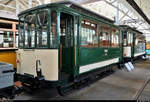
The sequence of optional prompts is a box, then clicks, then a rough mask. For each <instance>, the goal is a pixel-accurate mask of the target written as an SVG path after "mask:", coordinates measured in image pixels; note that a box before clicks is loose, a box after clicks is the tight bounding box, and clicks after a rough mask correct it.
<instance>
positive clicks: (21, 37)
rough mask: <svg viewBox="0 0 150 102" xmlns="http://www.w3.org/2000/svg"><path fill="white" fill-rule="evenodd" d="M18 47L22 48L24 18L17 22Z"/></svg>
mask: <svg viewBox="0 0 150 102" xmlns="http://www.w3.org/2000/svg"><path fill="white" fill-rule="evenodd" d="M19 21H20V22H19V23H20V24H19V47H23V29H24V22H23V21H24V17H22V18H20V20H19Z"/></svg>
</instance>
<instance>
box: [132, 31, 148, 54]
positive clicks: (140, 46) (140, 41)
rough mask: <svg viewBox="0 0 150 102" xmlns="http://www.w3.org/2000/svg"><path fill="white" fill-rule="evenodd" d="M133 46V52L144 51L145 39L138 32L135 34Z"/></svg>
mask: <svg viewBox="0 0 150 102" xmlns="http://www.w3.org/2000/svg"><path fill="white" fill-rule="evenodd" d="M134 47H135V48H134V49H135V53H141V52H144V51H145V39H144V37H143V36H140V34H136V39H135V46H134Z"/></svg>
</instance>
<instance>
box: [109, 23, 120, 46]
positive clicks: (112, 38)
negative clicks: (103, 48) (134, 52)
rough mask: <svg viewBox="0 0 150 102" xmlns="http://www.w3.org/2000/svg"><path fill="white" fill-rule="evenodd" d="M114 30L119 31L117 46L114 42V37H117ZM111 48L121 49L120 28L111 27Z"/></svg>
mask: <svg viewBox="0 0 150 102" xmlns="http://www.w3.org/2000/svg"><path fill="white" fill-rule="evenodd" d="M113 29H116V30H117V36H118V39H117V40H118V41H117V45H113V41H114V37H113V35H115V34H113ZM115 44H116V42H115ZM111 47H112V48H119V47H120V30H119V28H117V27H113V26H112V27H111Z"/></svg>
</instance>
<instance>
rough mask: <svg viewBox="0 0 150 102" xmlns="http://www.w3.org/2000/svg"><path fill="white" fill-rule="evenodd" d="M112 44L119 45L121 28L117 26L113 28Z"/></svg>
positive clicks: (113, 45)
mask: <svg viewBox="0 0 150 102" xmlns="http://www.w3.org/2000/svg"><path fill="white" fill-rule="evenodd" d="M111 45H112V47H119V30H118V29H117V28H112V35H111Z"/></svg>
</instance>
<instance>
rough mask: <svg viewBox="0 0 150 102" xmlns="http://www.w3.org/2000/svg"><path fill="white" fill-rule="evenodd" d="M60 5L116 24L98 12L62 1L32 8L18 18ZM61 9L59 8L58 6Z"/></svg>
mask: <svg viewBox="0 0 150 102" xmlns="http://www.w3.org/2000/svg"><path fill="white" fill-rule="evenodd" d="M58 4H61V5H64V6H67V7H69V8H72V9H75V10H79V11H80V12H83V13H86V14H91V15H94V16H95V17H97V18H99V19H103V20H106V21H107V22H109V23H114V21H113V20H111V19H109V18H107V17H104V16H102V15H100V14H98V13H96V12H93V11H91V10H88V9H86V8H84V7H81V6H80V5H78V4H76V3H73V2H71V1H61V2H55V3H49V4H44V5H39V6H36V7H33V8H30V9H28V10H25V11H22V12H21V13H20V14H19V15H18V16H20V15H22V14H25V13H27V12H31V11H34V10H37V9H41V8H45V7H50V6H52V5H53V6H57V5H58ZM58 7H59V6H58Z"/></svg>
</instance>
